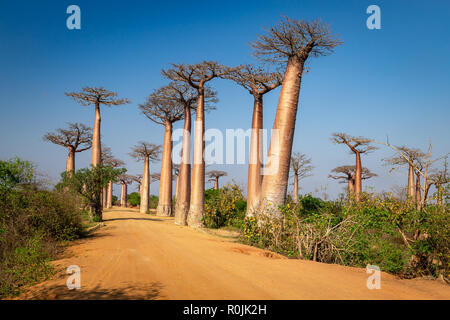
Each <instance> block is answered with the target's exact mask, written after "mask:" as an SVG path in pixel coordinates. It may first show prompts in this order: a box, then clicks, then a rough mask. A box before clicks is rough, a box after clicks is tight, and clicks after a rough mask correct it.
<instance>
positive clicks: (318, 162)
mask: <svg viewBox="0 0 450 320" xmlns="http://www.w3.org/2000/svg"><path fill="white" fill-rule="evenodd" d="M71 4H76V5H78V6H80V8H81V30H68V29H67V28H66V18H67V16H68V15H67V14H66V8H67V7H68V6H69V5H71ZM371 4H377V5H379V6H380V8H381V26H382V29H381V30H368V29H367V28H366V18H367V17H368V15H367V14H366V8H367V7H368V6H369V5H371ZM282 15H287V16H289V17H291V18H295V19H299V18H305V19H314V18H322V19H323V20H324V21H325V22H327V23H330V24H331V27H332V30H333V31H334V32H336V33H338V34H339V35H340V37H341V39H342V40H343V41H344V44H343V45H342V46H340V47H338V48H337V50H336V52H335V54H333V55H332V56H329V57H322V58H318V59H315V60H313V61H311V71H310V73H309V74H307V75H306V76H305V77H304V79H303V84H302V91H301V97H300V104H299V114H298V118H297V128H296V131H295V140H294V150H298V151H301V152H304V153H306V154H307V155H309V156H310V157H312V159H313V164H314V166H315V167H316V168H315V170H314V176H313V177H311V178H307V179H305V180H304V181H302V182H301V186H302V189H301V192H314V191H315V190H316V189H320V188H321V187H322V188H325V187H327V188H328V189H327V193H328V194H329V195H331V196H335V195H336V194H337V193H338V192H340V191H341V190H342V185H340V184H338V183H337V182H336V181H334V180H330V179H328V178H327V176H328V174H329V172H330V170H331V169H332V168H334V167H336V166H339V165H345V164H353V163H354V159H353V156H352V155H350V154H349V153H348V151H347V149H346V148H345V147H344V146H341V145H333V144H332V143H331V142H330V140H329V137H330V135H331V133H333V132H347V133H349V134H352V135H362V136H367V137H370V138H377V139H380V140H383V139H385V137H386V135H389V137H390V141H391V142H392V143H394V144H400V145H403V144H404V145H408V146H411V147H417V148H422V149H426V147H427V145H428V141H429V139H432V141H433V151H434V155H435V156H438V155H442V154H445V153H447V152H449V151H450V139H449V133H450V128H449V119H450V117H449V116H450V90H449V88H450V79H449V75H450V63H449V57H450V41H449V40H450V36H449V35H450V3H449V2H448V1H400V0H396V1H375V0H374V1H364V0H355V1H335V0H333V1H318V0H315V1H213V0H209V1H201V0H197V1H189V2H188V1H179V2H176V1H80V0H76V1H70V2H69V1H61V0H59V1H9V0H6V1H5V0H2V1H1V3H0V70H1V71H0V97H1V100H0V101H1V102H0V136H1V137H2V138H1V142H0V158H1V159H6V158H10V157H12V156H15V155H17V156H19V157H21V158H24V159H29V160H32V161H34V162H35V163H36V164H37V165H38V167H39V170H40V171H42V172H46V173H47V174H49V175H50V177H51V178H52V179H53V180H54V181H56V180H57V179H58V177H59V173H60V172H62V171H63V170H64V167H65V158H66V150H64V148H61V147H58V146H56V145H52V144H49V143H46V142H44V141H42V135H43V134H44V133H46V132H47V131H52V130H54V129H55V128H58V127H62V126H64V125H65V123H66V122H68V121H71V122H83V123H86V124H88V125H90V126H92V124H93V116H94V110H93V109H92V108H90V107H83V106H80V105H77V104H76V103H75V102H74V101H72V100H71V99H69V98H67V97H66V96H65V95H64V92H68V91H78V90H80V89H81V88H82V87H83V86H86V85H89V86H104V87H105V88H107V89H110V90H114V91H117V92H118V93H119V96H121V97H127V98H129V99H130V100H131V101H132V103H131V104H130V105H126V106H120V107H114V108H103V110H102V136H103V143H104V144H105V145H107V146H109V147H111V148H112V151H113V153H114V155H115V156H116V157H118V158H121V159H123V160H124V161H126V163H127V168H128V169H129V173H132V174H134V173H139V172H141V164H140V163H136V162H135V161H134V160H133V159H131V158H130V157H129V156H128V153H129V152H130V147H131V146H132V145H133V144H135V143H136V142H137V141H140V140H146V141H149V142H152V143H162V137H163V135H162V134H163V128H162V127H161V126H158V125H156V124H154V123H152V122H151V121H150V120H148V119H146V118H145V117H144V116H143V115H142V114H140V113H139V111H138V108H137V105H138V104H139V103H142V102H143V101H144V99H145V97H146V96H147V95H148V94H149V93H150V92H151V91H152V90H153V89H155V88H158V87H159V86H162V85H164V84H166V83H167V80H165V79H164V78H162V77H161V75H160V70H161V69H162V68H166V67H168V66H169V63H181V62H184V63H196V62H200V61H202V60H217V61H219V62H220V63H223V64H226V65H238V64H242V63H251V62H255V61H254V60H253V58H252V57H251V50H250V48H249V46H248V43H249V42H250V41H252V40H254V39H256V36H257V35H258V34H260V33H261V32H263V27H270V26H272V25H274V24H276V23H278V22H279V20H280V17H281V16H282ZM211 84H212V86H213V87H214V88H215V89H216V90H217V91H218V92H219V98H220V102H219V103H218V105H217V110H216V111H213V112H211V113H210V114H208V115H207V122H206V127H207V128H218V129H220V130H225V129H226V128H244V129H246V128H248V127H249V126H250V121H251V110H252V99H251V96H250V95H249V94H247V93H246V92H245V91H244V90H243V89H242V88H240V87H238V86H236V85H234V84H233V83H231V82H228V81H225V80H214V81H213V82H212V83H211ZM278 94H279V90H276V91H274V92H272V93H270V94H268V95H266V97H265V113H264V117H265V118H264V125H265V127H266V128H271V126H272V123H273V118H274V114H275V107H276V103H277V99H278ZM181 125H182V123H177V125H176V126H181ZM390 154H392V153H391V152H390V151H389V150H387V149H386V148H382V149H380V150H379V151H376V152H374V153H372V154H370V155H367V156H364V158H363V165H364V166H367V167H369V168H370V169H372V171H374V172H376V173H377V174H378V175H379V177H378V178H376V179H373V180H371V181H370V182H368V183H366V184H365V185H366V186H373V187H375V189H376V190H383V189H384V190H389V189H390V188H391V186H393V185H403V184H404V183H406V177H405V170H403V171H399V172H396V173H392V174H389V173H388V168H386V167H384V166H382V165H381V159H382V158H384V157H387V156H389V155H390ZM89 160H90V152H84V153H82V154H78V158H77V163H76V165H77V167H78V168H81V167H85V166H88V165H89ZM215 168H217V169H219V168H222V169H225V170H227V171H228V172H229V176H228V177H226V178H224V179H222V180H223V181H222V182H227V181H231V179H235V180H236V181H237V182H238V183H240V184H241V185H246V175H247V174H246V166H242V165H241V166H237V165H235V166H226V167H224V166H222V167H220V166H215ZM151 170H152V171H153V172H155V171H158V172H159V170H160V168H159V163H155V164H153V165H152V167H151ZM118 189H119V188H117V187H116V190H118ZM151 189H152V193H155V192H156V191H157V189H158V186H157V184H156V183H155V184H153V185H152V187H151Z"/></svg>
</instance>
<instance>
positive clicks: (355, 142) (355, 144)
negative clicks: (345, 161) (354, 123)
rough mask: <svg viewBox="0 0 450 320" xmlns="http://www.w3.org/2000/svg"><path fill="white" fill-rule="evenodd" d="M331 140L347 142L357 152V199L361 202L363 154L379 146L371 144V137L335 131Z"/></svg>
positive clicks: (340, 142) (353, 151)
mask: <svg viewBox="0 0 450 320" xmlns="http://www.w3.org/2000/svg"><path fill="white" fill-rule="evenodd" d="M331 141H333V142H334V143H337V144H345V145H346V146H347V147H349V148H350V150H351V152H352V153H354V154H355V158H356V164H355V200H356V202H360V200H361V192H362V183H361V180H362V179H361V177H362V176H361V175H362V165H361V154H366V153H369V152H371V151H373V150H376V149H377V147H374V146H371V145H370V143H371V142H372V141H371V140H370V139H367V138H363V137H353V136H350V135H348V134H345V133H333V134H332V137H331Z"/></svg>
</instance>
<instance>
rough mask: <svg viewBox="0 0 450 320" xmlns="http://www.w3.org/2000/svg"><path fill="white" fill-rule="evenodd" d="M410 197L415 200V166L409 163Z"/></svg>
mask: <svg viewBox="0 0 450 320" xmlns="http://www.w3.org/2000/svg"><path fill="white" fill-rule="evenodd" d="M408 197H410V198H411V200H414V197H415V190H414V168H413V166H412V165H409V171H408Z"/></svg>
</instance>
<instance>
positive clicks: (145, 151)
mask: <svg viewBox="0 0 450 320" xmlns="http://www.w3.org/2000/svg"><path fill="white" fill-rule="evenodd" d="M160 153H161V146H160V145H156V144H152V143H148V142H144V141H141V142H139V143H138V144H137V145H136V146H134V147H133V152H132V153H130V156H132V157H133V158H135V159H136V160H138V161H144V171H143V172H142V183H140V200H141V205H140V206H139V211H140V212H141V213H146V212H147V211H148V199H149V198H148V197H149V192H150V161H155V160H158V159H159V155H160ZM130 177H131V178H132V179H133V180H134V181H136V179H135V177H132V176H130Z"/></svg>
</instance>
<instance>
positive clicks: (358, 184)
mask: <svg viewBox="0 0 450 320" xmlns="http://www.w3.org/2000/svg"><path fill="white" fill-rule="evenodd" d="M355 155H356V169H355V200H356V202H358V203H359V202H360V201H361V191H362V184H361V173H362V166H361V153H359V152H358V151H356V152H355Z"/></svg>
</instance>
